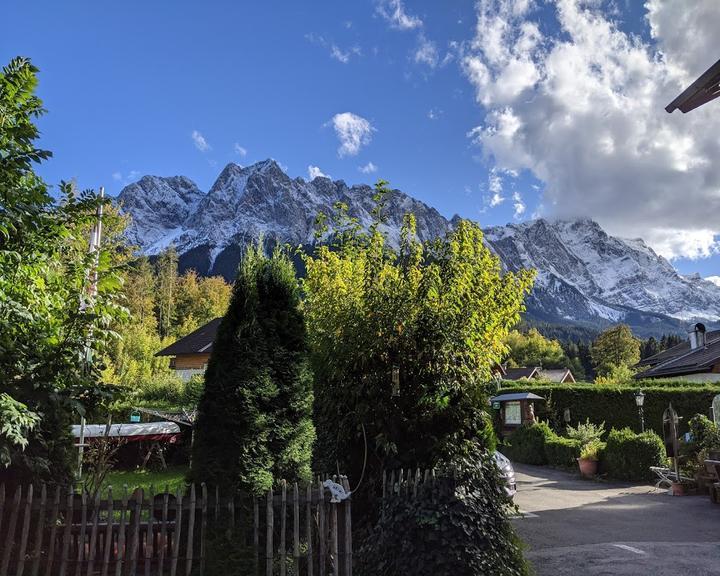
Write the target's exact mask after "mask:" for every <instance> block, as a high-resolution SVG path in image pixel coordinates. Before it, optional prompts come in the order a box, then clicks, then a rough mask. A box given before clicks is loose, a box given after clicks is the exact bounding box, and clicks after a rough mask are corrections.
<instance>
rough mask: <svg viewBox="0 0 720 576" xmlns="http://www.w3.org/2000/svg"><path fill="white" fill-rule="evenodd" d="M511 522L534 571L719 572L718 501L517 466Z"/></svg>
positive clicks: (699, 575)
mask: <svg viewBox="0 0 720 576" xmlns="http://www.w3.org/2000/svg"><path fill="white" fill-rule="evenodd" d="M514 466H515V472H516V476H517V484H518V492H517V494H516V496H515V503H516V504H517V505H518V506H519V507H520V510H521V511H522V512H523V514H522V516H521V517H519V518H516V519H514V520H513V524H514V525H515V528H516V529H517V531H518V533H519V535H520V537H521V538H522V539H523V540H524V542H525V543H526V545H527V549H526V550H525V557H526V558H528V559H529V560H530V562H532V564H533V566H534V567H535V571H536V574H537V576H546V575H547V576H550V575H552V576H563V575H572V576H576V575H592V576H599V575H603V576H605V575H608V576H609V575H612V576H626V575H633V576H635V575H646V574H647V575H652V576H666V575H667V576H670V575H672V576H706V575H718V576H720V505H714V504H711V502H710V499H709V497H707V496H683V497H672V496H669V495H668V494H667V491H666V490H656V489H655V488H654V487H652V486H650V485H645V486H637V485H628V484H608V483H598V482H594V481H587V480H582V479H580V478H579V477H578V476H576V475H573V474H570V473H566V472H561V471H558V470H551V469H549V468H544V467H536V466H527V465H522V464H515V465H514Z"/></svg>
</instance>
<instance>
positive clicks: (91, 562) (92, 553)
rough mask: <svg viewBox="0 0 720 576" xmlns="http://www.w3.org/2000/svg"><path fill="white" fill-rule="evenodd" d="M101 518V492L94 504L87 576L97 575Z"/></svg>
mask: <svg viewBox="0 0 720 576" xmlns="http://www.w3.org/2000/svg"><path fill="white" fill-rule="evenodd" d="M99 517H100V490H98V491H97V492H96V493H95V499H94V502H93V517H92V518H93V523H92V528H91V529H90V550H89V551H88V566H87V575H88V576H93V574H95V571H94V568H95V547H96V546H97V532H98V522H99Z"/></svg>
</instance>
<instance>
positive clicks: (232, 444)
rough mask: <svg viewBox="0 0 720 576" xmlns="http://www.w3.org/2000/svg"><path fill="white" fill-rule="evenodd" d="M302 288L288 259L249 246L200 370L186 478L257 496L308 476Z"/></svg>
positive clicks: (308, 388)
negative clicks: (203, 368) (279, 482)
mask: <svg viewBox="0 0 720 576" xmlns="http://www.w3.org/2000/svg"><path fill="white" fill-rule="evenodd" d="M299 304H300V292H299V287H298V283H297V279H296V278H295V270H294V267H293V265H292V263H291V261H290V260H289V258H288V257H287V256H286V255H284V254H282V253H281V252H279V251H275V252H274V253H273V255H272V257H271V258H267V257H266V256H265V255H264V254H263V251H262V248H261V247H259V246H258V247H255V248H250V249H248V251H247V252H246V254H245V256H244V257H243V259H242V262H241V264H240V270H239V273H238V277H237V279H236V281H235V285H234V288H233V295H232V300H231V302H230V306H229V308H228V311H227V314H226V315H225V316H224V318H223V320H222V322H221V324H220V327H219V328H218V334H217V337H216V339H215V343H214V344H213V351H212V355H211V357H210V361H209V363H208V368H207V370H206V372H205V389H204V391H203V394H202V397H201V400H200V405H199V412H198V420H197V425H196V429H195V441H194V445H193V458H192V471H191V478H192V479H193V480H194V481H204V482H207V483H209V484H215V485H220V486H225V487H233V488H240V489H245V490H249V491H251V492H253V493H256V494H258V493H262V492H263V491H265V490H267V489H268V488H270V487H271V486H273V485H274V484H275V483H276V482H277V480H279V479H281V478H284V479H287V480H289V481H292V480H298V479H303V480H309V479H310V478H311V469H310V460H311V456H312V445H313V441H314V438H315V431H314V427H313V423H312V399H313V392H312V375H311V372H310V368H309V363H308V358H307V339H306V331H305V322H304V319H303V315H302V312H301V310H300V307H299Z"/></svg>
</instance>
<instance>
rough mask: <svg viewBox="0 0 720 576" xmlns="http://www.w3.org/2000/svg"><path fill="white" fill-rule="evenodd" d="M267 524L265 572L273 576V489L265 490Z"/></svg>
mask: <svg viewBox="0 0 720 576" xmlns="http://www.w3.org/2000/svg"><path fill="white" fill-rule="evenodd" d="M265 512H266V518H267V526H266V541H265V573H266V574H267V576H273V520H274V519H273V491H272V488H270V489H269V490H268V491H267V505H266V507H265Z"/></svg>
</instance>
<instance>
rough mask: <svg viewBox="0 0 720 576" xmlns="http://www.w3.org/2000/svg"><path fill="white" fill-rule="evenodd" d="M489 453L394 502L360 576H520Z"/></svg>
mask: <svg viewBox="0 0 720 576" xmlns="http://www.w3.org/2000/svg"><path fill="white" fill-rule="evenodd" d="M500 482H501V480H500V479H499V478H498V474H497V470H496V467H495V466H494V464H493V463H492V458H490V453H489V452H488V451H485V452H480V451H479V450H474V451H473V452H472V453H471V454H470V455H466V456H464V457H462V458H458V459H456V460H455V461H454V462H453V465H452V466H450V467H448V468H446V469H445V471H444V472H441V473H440V474H439V475H438V478H437V480H436V482H435V484H434V488H431V487H430V486H431V485H429V484H425V485H423V486H422V488H421V489H420V490H419V492H418V495H417V496H416V497H413V498H405V497H399V496H397V497H391V498H389V499H388V500H386V504H385V507H384V514H383V515H382V518H381V520H380V521H379V522H378V525H377V526H376V527H375V529H374V530H373V531H372V533H371V534H370V535H369V536H368V538H367V539H366V540H365V542H364V543H363V546H362V548H361V550H360V554H359V555H358V556H357V558H358V565H357V573H358V574H360V575H362V576H436V575H438V574H453V576H476V575H479V574H493V575H494V576H522V575H524V574H527V573H528V570H527V567H526V565H525V563H524V561H523V559H522V555H521V552H520V548H519V543H518V539H517V537H516V536H515V534H514V532H513V530H512V527H511V526H510V523H509V522H508V519H507V513H506V511H507V506H506V505H507V503H508V502H507V498H506V497H505V496H504V495H503V491H502V487H501V484H500Z"/></svg>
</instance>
